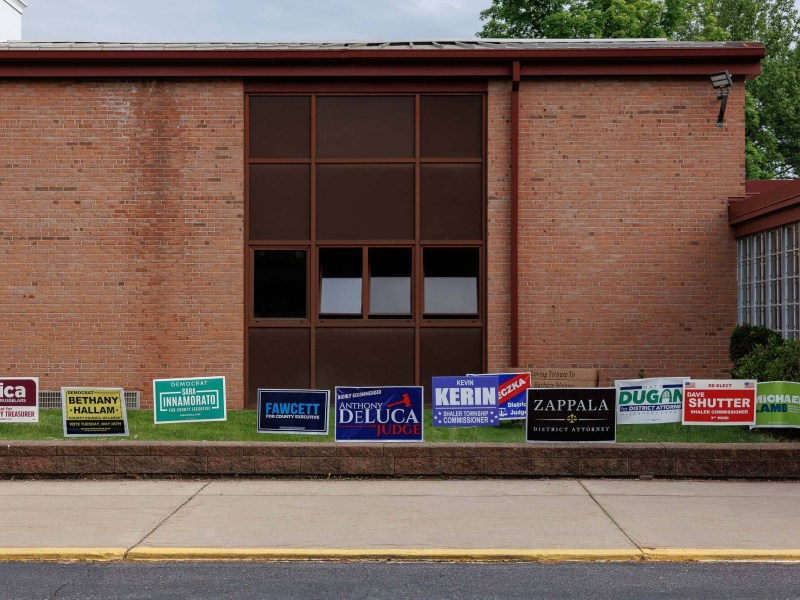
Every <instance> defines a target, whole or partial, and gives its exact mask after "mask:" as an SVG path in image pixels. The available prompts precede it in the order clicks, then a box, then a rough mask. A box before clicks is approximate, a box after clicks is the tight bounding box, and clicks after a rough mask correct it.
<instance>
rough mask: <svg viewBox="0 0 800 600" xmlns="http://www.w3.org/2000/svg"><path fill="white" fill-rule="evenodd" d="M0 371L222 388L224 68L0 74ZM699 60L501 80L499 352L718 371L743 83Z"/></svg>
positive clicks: (237, 338)
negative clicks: (688, 67) (188, 77)
mask: <svg viewBox="0 0 800 600" xmlns="http://www.w3.org/2000/svg"><path fill="white" fill-rule="evenodd" d="M0 107H2V111H0V139H2V141H3V143H2V144H0V165H2V167H3V168H2V171H1V172H0V199H1V200H2V208H3V211H2V213H0V240H1V241H2V244H0V259H2V264H3V267H4V268H3V270H2V273H3V277H4V285H3V286H0V302H2V306H3V309H2V311H0V331H2V340H3V343H2V344H0V361H2V364H3V368H2V372H0V375H2V374H6V373H7V374H15V375H38V376H39V377H40V378H41V383H42V388H43V389H57V388H58V387H60V386H62V385H121V386H124V387H125V388H128V389H135V390H142V391H144V392H145V394H144V396H143V399H144V401H145V404H146V405H147V406H149V405H150V403H151V392H150V388H151V379H152V378H153V377H176V376H183V375H189V376H196V375H216V374H222V375H225V376H226V377H227V378H228V392H229V402H230V406H231V407H232V408H236V407H241V406H242V400H243V394H244V391H243V390H244V385H243V381H242V372H243V368H242V361H243V322H242V311H243V307H242V302H243V262H242V239H243V238H242V227H243V184H242V178H243V159H242V154H243V150H242V143H243V93H242V86H241V83H240V82H228V81H213V82H208V81H195V82H186V81H183V82H180V83H178V82H169V81H160V82H124V81H123V82H100V81H98V82H47V81H37V82H10V81H4V82H2V83H0ZM717 110H718V102H717V101H716V99H715V94H714V92H713V90H712V89H711V87H710V85H709V84H708V81H707V80H706V78H697V79H680V80H667V81H658V80H647V79H593V80H574V79H536V80H527V81H524V82H523V83H522V86H521V109H520V116H521V124H520V128H521V130H520V133H521V135H520V139H521V145H520V161H521V162H520V165H521V171H520V205H521V211H520V218H521V220H520V236H521V248H520V282H519V287H520V294H521V298H520V345H521V347H520V361H519V362H520V363H521V364H523V365H535V366H540V367H544V366H562V367H566V366H574V367H599V368H600V369H601V379H602V380H603V382H604V383H608V382H610V381H611V380H613V379H614V378H616V377H635V376H638V375H639V374H640V372H642V371H643V372H644V374H645V375H647V376H654V375H659V374H664V375H686V374H688V375H695V376H724V375H725V374H726V371H727V368H728V362H727V343H728V334H729V332H730V329H731V328H732V327H733V325H734V324H735V320H736V287H735V248H734V242H733V237H732V234H731V232H730V230H729V228H728V226H727V215H726V207H725V198H726V197H728V196H736V195H742V194H743V192H744V189H743V181H744V165H743V144H744V128H743V96H742V87H741V85H737V87H736V88H734V91H733V94H732V96H731V100H730V102H729V104H728V112H727V118H726V125H725V127H723V128H718V127H716V114H717ZM488 120H489V123H488V125H489V147H488V203H489V214H488V227H489V238H488V256H489V266H488V287H489V298H488V300H489V315H488V340H489V342H488V355H489V367H490V368H491V369H492V370H497V369H503V368H506V367H508V366H515V365H509V364H508V362H509V360H510V345H509V337H510V327H509V323H510V313H509V300H508V294H509V291H510V285H509V283H510V281H509V264H510V263H509V260H510V250H509V239H510V237H509V236H510V218H511V215H510V206H509V179H510V142H509V140H510V85H509V83H508V81H492V82H490V86H489V114H488Z"/></svg>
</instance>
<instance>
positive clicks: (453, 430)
mask: <svg viewBox="0 0 800 600" xmlns="http://www.w3.org/2000/svg"><path fill="white" fill-rule="evenodd" d="M330 423H331V426H330V430H331V432H330V434H328V435H326V436H323V435H277V434H267V433H257V432H256V413H255V411H254V410H230V411H228V420H227V421H215V422H211V423H182V424H175V425H173V424H170V425H155V424H153V412H152V411H150V410H131V411H128V428H129V431H130V436H129V437H110V438H102V437H97V438H66V439H70V440H83V441H86V440H109V441H143V442H144V441H148V442H149V441H160V442H168V441H210V442H332V441H333V413H332V412H331V421H330ZM424 432H425V441H426V442H433V443H437V442H439V443H441V442H448V443H452V442H455V443H474V442H502V443H522V442H524V441H525V422H524V421H506V422H503V423H502V424H501V425H500V426H499V427H433V425H432V424H431V411H430V409H426V410H425V429H424ZM63 439H65V438H64V435H63V428H62V421H61V411H60V410H41V411H40V413H39V423H38V424H32V423H0V440H63ZM794 439H797V438H796V436H795V437H794ZM617 441H618V442H683V443H714V444H719V443H724V444H728V443H755V442H782V441H784V442H785V441H787V438H786V436H780V437H775V436H773V435H771V434H770V433H767V432H765V431H763V430H762V431H759V430H750V429H749V428H747V427H705V426H694V425H693V426H686V427H684V426H682V425H681V424H680V423H666V424H662V425H620V426H618V427H617Z"/></svg>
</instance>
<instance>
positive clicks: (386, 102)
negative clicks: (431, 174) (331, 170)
mask: <svg viewBox="0 0 800 600" xmlns="http://www.w3.org/2000/svg"><path fill="white" fill-rule="evenodd" d="M413 156H414V98H413V96H321V97H319V98H317V157H318V158H411V157H413Z"/></svg>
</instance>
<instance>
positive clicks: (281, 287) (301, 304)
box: [253, 250, 306, 319]
mask: <svg viewBox="0 0 800 600" xmlns="http://www.w3.org/2000/svg"><path fill="white" fill-rule="evenodd" d="M253 271H254V277H253V280H254V282H253V316H254V317H255V318H256V319H279V318H300V319H302V318H304V317H306V252H305V250H256V251H255V252H254V264H253Z"/></svg>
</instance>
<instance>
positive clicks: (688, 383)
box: [686, 381, 694, 388]
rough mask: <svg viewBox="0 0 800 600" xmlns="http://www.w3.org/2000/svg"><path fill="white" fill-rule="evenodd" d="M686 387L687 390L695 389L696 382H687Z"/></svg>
mask: <svg viewBox="0 0 800 600" xmlns="http://www.w3.org/2000/svg"><path fill="white" fill-rule="evenodd" d="M686 387H687V388H693V387H694V381H687V382H686Z"/></svg>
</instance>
